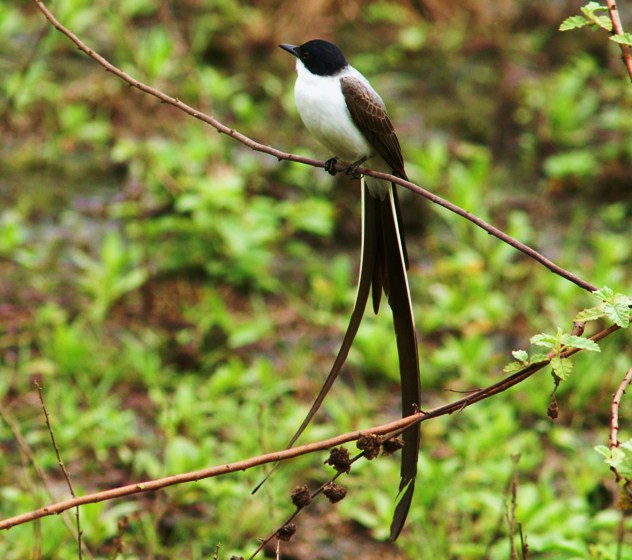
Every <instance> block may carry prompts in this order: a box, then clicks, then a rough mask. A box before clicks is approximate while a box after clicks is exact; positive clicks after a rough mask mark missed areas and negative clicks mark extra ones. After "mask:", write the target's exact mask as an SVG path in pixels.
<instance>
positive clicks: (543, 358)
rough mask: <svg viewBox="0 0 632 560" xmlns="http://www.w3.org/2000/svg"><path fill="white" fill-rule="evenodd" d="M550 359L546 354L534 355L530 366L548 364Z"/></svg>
mask: <svg viewBox="0 0 632 560" xmlns="http://www.w3.org/2000/svg"><path fill="white" fill-rule="evenodd" d="M549 360H550V358H549V357H548V356H547V355H546V354H534V355H533V356H531V359H530V360H529V363H530V364H540V363H542V362H548V361H549Z"/></svg>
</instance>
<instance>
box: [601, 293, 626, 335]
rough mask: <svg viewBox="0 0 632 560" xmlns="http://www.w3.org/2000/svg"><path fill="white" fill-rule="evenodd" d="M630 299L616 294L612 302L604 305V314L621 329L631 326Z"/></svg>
mask: <svg viewBox="0 0 632 560" xmlns="http://www.w3.org/2000/svg"><path fill="white" fill-rule="evenodd" d="M629 306H630V299H629V298H628V297H627V296H624V295H623V294H615V295H614V298H613V301H612V302H609V301H608V302H605V303H603V304H602V307H603V311H604V314H605V315H606V317H608V319H610V320H611V321H612V322H613V323H614V324H615V325H619V326H620V327H621V328H624V329H626V328H628V327H629V326H630V307H629Z"/></svg>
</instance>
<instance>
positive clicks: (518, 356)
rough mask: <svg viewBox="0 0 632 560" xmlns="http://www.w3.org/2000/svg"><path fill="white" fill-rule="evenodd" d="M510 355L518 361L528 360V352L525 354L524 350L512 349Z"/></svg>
mask: <svg viewBox="0 0 632 560" xmlns="http://www.w3.org/2000/svg"><path fill="white" fill-rule="evenodd" d="M511 355H512V356H513V357H514V358H516V360H518V361H519V362H526V361H528V360H529V354H527V352H526V350H514V351H513V352H512V353H511Z"/></svg>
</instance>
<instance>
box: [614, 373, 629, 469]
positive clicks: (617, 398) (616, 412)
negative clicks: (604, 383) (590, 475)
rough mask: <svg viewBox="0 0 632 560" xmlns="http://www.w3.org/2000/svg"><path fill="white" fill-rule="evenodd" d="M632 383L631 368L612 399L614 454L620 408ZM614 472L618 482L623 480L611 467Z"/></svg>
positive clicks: (617, 439)
mask: <svg viewBox="0 0 632 560" xmlns="http://www.w3.org/2000/svg"><path fill="white" fill-rule="evenodd" d="M631 382H632V368H630V369H629V370H628V371H627V373H626V374H625V376H624V377H623V381H621V383H620V385H619V388H618V389H617V392H616V393H615V394H614V396H613V397H612V404H611V405H610V452H613V451H614V450H615V449H616V448H617V447H619V444H620V442H619V438H618V433H619V406H620V405H621V399H622V398H623V395H624V394H625V390H626V389H627V388H628V385H629V384H630V383H631ZM611 468H612V471H613V472H614V474H615V475H616V477H617V480H620V479H621V476H620V475H619V473H618V472H617V469H615V468H614V467H611Z"/></svg>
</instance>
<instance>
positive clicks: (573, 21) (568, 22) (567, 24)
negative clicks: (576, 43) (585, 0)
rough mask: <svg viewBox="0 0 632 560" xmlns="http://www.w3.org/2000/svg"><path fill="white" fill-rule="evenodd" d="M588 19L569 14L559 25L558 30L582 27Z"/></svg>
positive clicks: (587, 22) (586, 23)
mask: <svg viewBox="0 0 632 560" xmlns="http://www.w3.org/2000/svg"><path fill="white" fill-rule="evenodd" d="M589 23H590V21H588V20H587V19H586V18H585V17H584V16H571V17H567V18H566V19H565V20H564V21H563V22H562V23H561V25H560V27H559V30H560V31H570V30H571V29H579V28H580V27H584V26H585V25H588V24H589Z"/></svg>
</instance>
